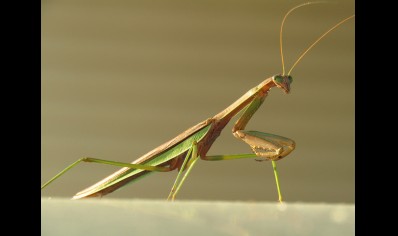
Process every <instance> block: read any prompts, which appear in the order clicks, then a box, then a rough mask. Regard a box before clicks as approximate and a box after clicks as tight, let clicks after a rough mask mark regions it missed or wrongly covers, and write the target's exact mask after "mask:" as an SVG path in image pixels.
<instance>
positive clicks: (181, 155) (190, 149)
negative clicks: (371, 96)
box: [42, 2, 354, 202]
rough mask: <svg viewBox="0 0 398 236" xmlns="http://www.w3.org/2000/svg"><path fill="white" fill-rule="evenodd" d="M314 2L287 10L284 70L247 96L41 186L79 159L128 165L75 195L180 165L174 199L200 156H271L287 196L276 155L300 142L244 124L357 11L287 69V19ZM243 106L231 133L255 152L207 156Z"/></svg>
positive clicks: (107, 189) (91, 194)
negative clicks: (157, 141) (136, 152)
mask: <svg viewBox="0 0 398 236" xmlns="http://www.w3.org/2000/svg"><path fill="white" fill-rule="evenodd" d="M313 3H315V2H313ZM313 3H311V2H308V3H303V4H300V5H298V6H296V7H294V8H292V9H291V10H289V11H288V12H287V13H286V14H285V16H284V18H283V20H282V24H281V28H280V54H281V59H282V73H281V74H278V75H274V76H271V77H269V78H267V79H265V80H264V81H263V82H261V83H260V84H258V85H257V86H255V87H254V88H252V89H250V90H249V91H248V92H246V93H245V94H244V95H243V96H241V97H240V98H239V99H238V100H236V101H235V102H233V103H232V104H231V105H230V106H228V107H227V108H226V109H224V110H223V111H221V112H220V113H218V114H216V115H215V116H213V117H211V118H208V119H206V120H204V121H202V122H200V123H198V124H197V125H194V126H193V127H191V128H189V129H187V130H186V131H184V132H182V133H181V134H180V135H178V136H177V137H175V138H173V139H171V140H170V141H168V142H165V143H164V144H162V145H160V146H158V147H157V148H155V149H153V150H152V151H150V152H148V153H146V154H145V155H143V156H141V157H140V158H138V159H136V160H135V161H133V162H132V163H123V162H116V161H109V160H103V159H97V158H91V157H84V158H81V159H79V160H77V161H76V162H74V163H72V164H71V165H69V166H68V167H67V168H65V169H64V170H62V171H61V172H60V173H58V174H57V175H56V176H54V177H53V178H52V179H50V180H49V181H48V182H46V183H45V184H44V185H43V186H42V189H43V188H44V187H46V186H47V185H48V184H50V183H51V182H53V181H54V180H55V179H57V178H59V177H60V176H61V175H63V174H64V173H66V172H67V171H68V170H70V169H71V168H73V167H74V166H76V165H77V164H79V163H80V162H94V163H102V164H109V165H114V166H121V167H123V168H121V169H120V170H118V171H116V172H115V173H113V174H111V175H110V176H108V177H106V178H104V179H103V180H101V181H99V182H97V183H96V184H94V185H92V186H90V187H88V188H86V189H84V190H82V191H80V192H78V193H77V194H76V195H75V196H74V197H73V199H81V198H88V197H100V196H103V195H106V194H108V193H111V192H113V191H115V190H117V189H119V188H121V187H123V186H124V185H126V184H127V183H129V182H131V181H134V180H138V179H139V178H140V177H142V176H144V175H146V174H148V173H150V172H152V171H156V172H167V171H172V170H176V169H177V170H178V174H177V177H176V179H175V182H174V184H173V186H172V188H171V191H170V193H169V196H168V198H167V199H168V200H174V199H175V197H176V195H177V193H178V192H179V190H180V188H181V186H182V184H183V183H184V181H185V179H186V178H187V176H188V174H189V173H190V171H191V170H192V168H193V166H194V165H195V163H196V162H197V160H198V159H202V160H207V161H217V160H231V159H242V158H254V157H257V158H261V160H271V163H272V166H273V170H274V175H275V180H276V185H277V191H278V200H279V201H280V202H282V194H281V191H280V186H279V180H278V173H277V170H276V161H278V160H280V159H282V158H284V157H285V156H287V155H288V154H289V153H291V152H292V151H293V150H294V148H295V142H294V141H293V140H291V139H289V138H286V137H282V136H279V135H275V134H268V133H263V132H260V131H247V130H245V127H246V125H247V124H248V122H249V121H250V119H251V117H252V116H253V115H254V113H255V112H256V111H257V110H258V109H259V107H260V106H261V104H262V103H263V102H264V100H265V98H266V97H267V95H268V93H269V91H270V90H271V88H273V87H277V88H279V89H281V90H282V91H283V92H284V93H286V94H288V93H289V92H290V86H291V83H292V81H293V78H292V76H291V75H290V73H291V71H292V70H293V68H294V67H295V66H296V65H297V63H298V62H299V61H300V60H301V59H302V58H303V56H304V55H305V54H306V53H307V52H308V51H309V50H310V49H311V48H312V47H313V46H315V45H316V44H317V43H318V42H319V41H320V40H321V39H322V38H323V37H324V36H326V35H327V34H328V33H329V32H331V31H332V30H334V29H335V28H337V27H338V26H340V25H341V24H343V23H344V22H346V21H348V20H349V19H351V18H353V17H354V15H352V16H350V17H348V18H345V19H344V20H342V21H340V22H339V23H337V24H336V25H334V26H333V27H332V28H330V29H329V30H328V31H326V32H325V33H324V34H322V35H321V36H320V37H319V38H318V39H317V40H316V41H314V43H313V44H311V46H309V47H308V48H307V49H306V50H305V51H304V52H303V53H302V54H301V56H300V57H299V58H298V59H297V60H296V62H295V63H294V64H293V66H292V67H291V69H290V70H289V71H288V73H285V67H284V59H283V50H282V30H283V25H284V22H285V20H286V18H287V16H288V15H289V14H290V13H291V12H292V11H294V10H296V9H297V8H299V7H302V6H305V5H309V4H313ZM240 112H242V114H241V115H240V117H239V118H238V120H237V121H236V123H235V125H234V126H233V129H232V133H233V135H234V136H235V137H236V138H237V139H240V140H242V141H243V142H245V143H247V144H248V145H249V146H250V147H251V149H252V151H253V153H249V154H237V155H216V156H207V155H206V154H207V152H208V151H209V149H210V148H211V146H212V144H213V143H214V141H215V140H216V139H217V138H218V136H219V135H220V133H221V131H222V130H223V129H224V127H225V126H226V125H227V124H228V123H229V121H230V120H231V119H232V118H233V117H234V116H236V115H237V114H238V113H240ZM184 172H185V173H184Z"/></svg>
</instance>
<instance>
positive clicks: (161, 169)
mask: <svg viewBox="0 0 398 236" xmlns="http://www.w3.org/2000/svg"><path fill="white" fill-rule="evenodd" d="M80 162H94V163H100V164H107V165H113V166H121V167H129V168H132V169H140V170H149V171H159V172H167V171H170V168H169V167H161V166H148V165H141V164H131V163H124V162H118V161H109V160H103V159H97V158H91V157H83V158H80V159H79V160H77V161H75V162H74V163H72V164H71V165H69V166H68V167H66V168H65V169H63V170H62V171H61V172H59V173H58V174H57V175H56V176H54V177H53V178H52V179H50V180H49V181H47V182H46V183H45V184H43V186H41V189H43V188H45V187H46V186H47V185H49V184H50V183H51V182H53V181H54V180H56V179H58V178H59V177H60V176H62V175H63V174H65V173H66V172H67V171H68V170H70V169H72V168H73V167H75V166H76V165H77V164H79V163H80Z"/></svg>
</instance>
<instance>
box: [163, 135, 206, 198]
mask: <svg viewBox="0 0 398 236" xmlns="http://www.w3.org/2000/svg"><path fill="white" fill-rule="evenodd" d="M198 159H199V158H198V147H197V143H196V142H195V143H193V145H192V147H191V148H190V149H189V151H188V153H187V155H186V156H185V160H184V162H183V163H182V165H181V168H180V171H179V172H178V175H177V177H176V180H175V181H174V184H173V187H172V189H171V191H170V194H169V196H168V197H167V200H171V201H174V199H175V196H176V195H177V193H178V191H179V190H180V188H181V186H182V184H183V183H184V181H185V179H186V178H187V176H188V175H189V173H190V172H191V170H192V167H193V166H194V165H195V163H196V161H197V160H198ZM185 169H186V172H185V174H184V176H183V177H182V179H181V180H180V178H181V175H182V172H183V171H184V170H185Z"/></svg>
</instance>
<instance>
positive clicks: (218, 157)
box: [202, 153, 282, 203]
mask: <svg viewBox="0 0 398 236" xmlns="http://www.w3.org/2000/svg"><path fill="white" fill-rule="evenodd" d="M253 157H258V156H257V155H256V154H253V153H249V154H236V155H216V156H206V157H203V158H202V159H203V160H206V161H221V160H234V159H243V158H253ZM264 160H268V159H264ZM271 162H272V168H273V169H274V175H275V181H276V188H277V190H278V197H279V202H280V203H282V194H281V188H280V185H279V178H278V171H277V169H276V162H275V161H271Z"/></svg>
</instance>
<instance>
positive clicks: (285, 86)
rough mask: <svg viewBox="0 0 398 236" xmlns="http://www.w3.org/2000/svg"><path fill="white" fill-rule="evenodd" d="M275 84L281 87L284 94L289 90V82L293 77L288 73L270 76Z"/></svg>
mask: <svg viewBox="0 0 398 236" xmlns="http://www.w3.org/2000/svg"><path fill="white" fill-rule="evenodd" d="M272 81H273V82H274V83H275V86H276V87H278V88H280V89H282V90H283V91H284V92H285V93H286V94H287V93H289V92H290V84H291V83H292V82H293V78H292V77H291V76H290V75H275V76H273V77H272Z"/></svg>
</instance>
